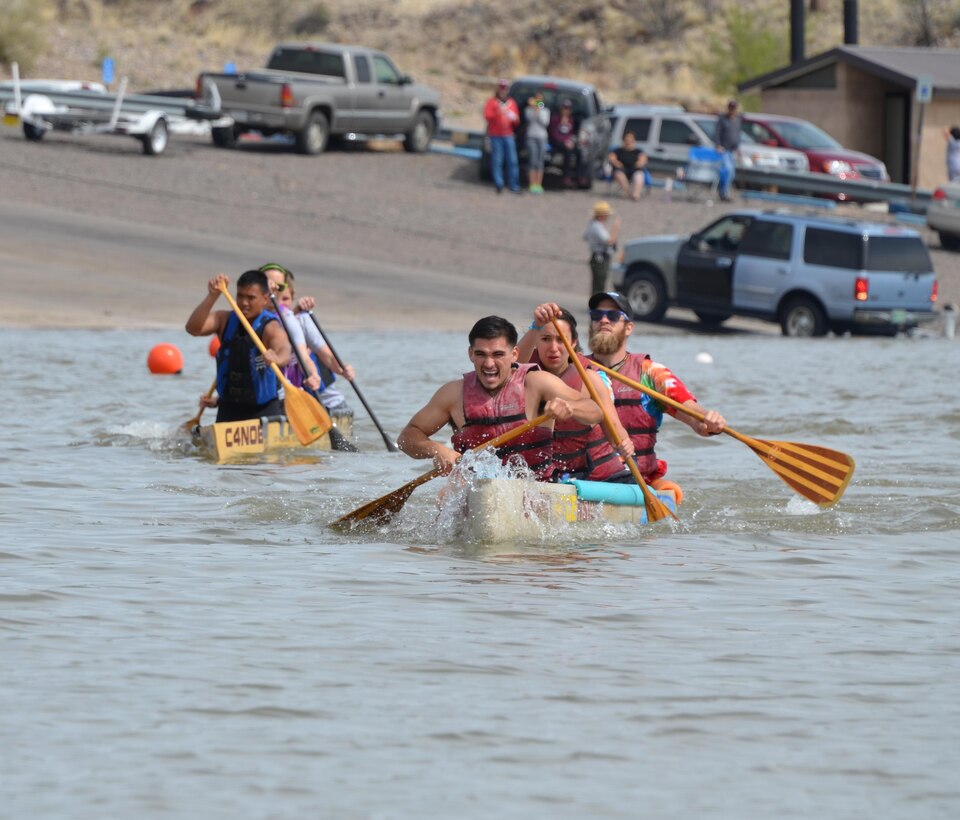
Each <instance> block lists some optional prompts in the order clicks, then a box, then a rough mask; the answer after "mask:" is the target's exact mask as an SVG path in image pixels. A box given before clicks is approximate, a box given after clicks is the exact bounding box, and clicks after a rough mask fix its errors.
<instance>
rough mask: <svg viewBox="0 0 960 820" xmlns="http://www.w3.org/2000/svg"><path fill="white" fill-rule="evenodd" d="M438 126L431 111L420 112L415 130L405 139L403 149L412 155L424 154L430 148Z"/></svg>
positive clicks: (415, 123) (414, 126)
mask: <svg viewBox="0 0 960 820" xmlns="http://www.w3.org/2000/svg"><path fill="white" fill-rule="evenodd" d="M436 127H437V124H436V122H435V121H434V119H433V115H432V114H431V113H430V112H429V111H420V112H419V113H418V114H417V118H416V120H414V123H413V128H411V129H410V131H409V132H408V133H407V135H406V136H405V137H404V138H403V149H404V150H405V151H407V152H408V153H411V154H422V153H423V152H424V151H426V150H427V149H428V148H429V147H430V140H432V139H433V132H434V131H435V130H436Z"/></svg>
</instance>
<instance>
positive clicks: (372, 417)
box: [307, 310, 400, 453]
mask: <svg viewBox="0 0 960 820" xmlns="http://www.w3.org/2000/svg"><path fill="white" fill-rule="evenodd" d="M307 315H308V316H309V317H310V318H311V319H312V320H313V323H314V325H316V327H317V333H319V334H320V335H321V336H322V337H323V340H324V341H325V342H326V343H327V347H329V348H330V352H331V353H332V354H333V358H334V359H336V360H337V364H338V365H340V369H341V370H343V359H341V358H340V357H339V356H338V355H337V351H336V350H334V349H333V345H332V344H330V337H329V336H327V334H326V333H324V332H323V329H322V328H321V327H320V323H319V322H318V321H317V317H316V316H314V315H313V311H312V310H310V311H307ZM347 381H349V382H350V386H351V387H352V388H353V389H354V392H356V394H357V398H358V399H360V403H361V404H362V405H363V407H364V409H365V410H366V411H367V415H368V416H370V420H371V421H372V422H373V423H374V425H375V426H376V428H377V430H379V431H380V436H381V437H382V438H383V443H384V444H386V445H387V449H388V450H389V451H390V452H391V453H397V452H399V451H400V448H399V447H397V445H396V444H395V443H394V442H393V441H391V440H390V437H389V436H388V435H387V434H386V433H385V432H384V431H383V427H381V426H380V422H379V421H377V417H376V416H375V415H374V413H373V410H371V409H370V405H369V404H367V400H366V399H365V398H364V397H363V393H361V392H360V388H359V387H358V386H357V381H356V379H347Z"/></svg>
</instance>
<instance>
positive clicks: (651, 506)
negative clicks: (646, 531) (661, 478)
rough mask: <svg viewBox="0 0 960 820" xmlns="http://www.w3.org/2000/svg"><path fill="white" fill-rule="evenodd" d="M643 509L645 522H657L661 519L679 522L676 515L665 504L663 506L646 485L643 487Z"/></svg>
mask: <svg viewBox="0 0 960 820" xmlns="http://www.w3.org/2000/svg"><path fill="white" fill-rule="evenodd" d="M642 489H643V507H644V509H645V510H646V511H647V521H659V520H660V519H661V518H668V517H669V518H672V519H673V520H674V521H679V520H680V519H679V518H677V516H676V514H675V513H674V512H673V510H671V509H670V508H669V507H668V506H667V505H666V504H664V503H663V502H662V501H661V500H660V498H659V497H658V496H657V494H656V493H654V492H652V491H651V490H650V488H649V487H648V486H647V485H644V486H643V488H642Z"/></svg>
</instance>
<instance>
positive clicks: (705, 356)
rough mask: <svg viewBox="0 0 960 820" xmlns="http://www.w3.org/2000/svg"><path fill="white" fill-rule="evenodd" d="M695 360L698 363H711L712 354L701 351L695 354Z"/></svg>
mask: <svg viewBox="0 0 960 820" xmlns="http://www.w3.org/2000/svg"><path fill="white" fill-rule="evenodd" d="M697 361H698V362H699V363H700V364H713V356H711V355H710V354H709V353H706V352H703V353H698V354H697Z"/></svg>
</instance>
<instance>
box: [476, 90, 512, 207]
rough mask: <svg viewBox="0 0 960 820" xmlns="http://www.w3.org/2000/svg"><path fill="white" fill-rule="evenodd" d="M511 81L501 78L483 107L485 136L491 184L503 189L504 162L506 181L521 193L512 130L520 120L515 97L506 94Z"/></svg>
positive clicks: (498, 189) (498, 190)
mask: <svg viewBox="0 0 960 820" xmlns="http://www.w3.org/2000/svg"><path fill="white" fill-rule="evenodd" d="M509 88H510V83H509V82H507V81H506V80H500V81H499V82H498V83H497V88H496V91H495V92H494V94H493V96H492V97H491V98H490V99H489V100H487V104H486V105H485V106H484V107H483V118H484V119H485V120H486V121H487V137H489V139H490V170H491V172H492V174H493V184H494V185H495V186H496V188H497V193H498V194H499V193H500V192H501V191H503V187H504V176H503V166H504V163H506V167H507V168H506V170H507V178H506V184H507V185H509V186H510V190H511V191H513V193H515V194H519V193H520V164H519V162H518V160H517V143H516V140H515V139H514V136H513V132H514V130H515V129H516V127H517V124H518V123H519V122H520V109H519V108H517V103H516V101H515V100H513V99H512V98H510V97H509V96H508V95H507V90H508V89H509Z"/></svg>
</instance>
